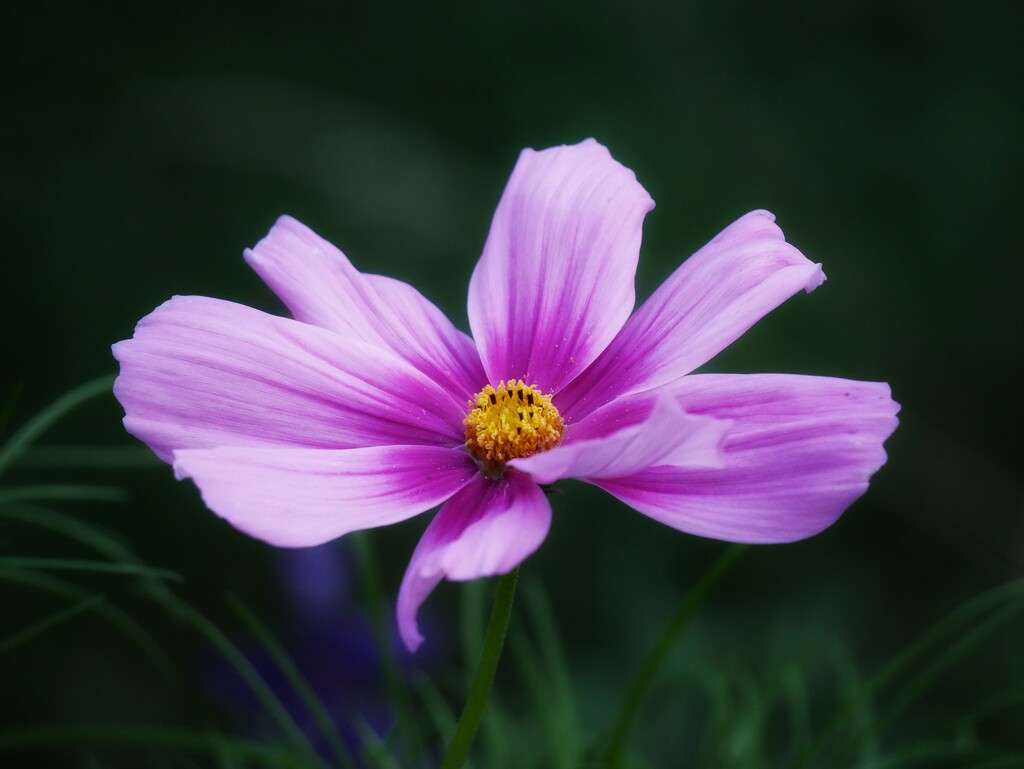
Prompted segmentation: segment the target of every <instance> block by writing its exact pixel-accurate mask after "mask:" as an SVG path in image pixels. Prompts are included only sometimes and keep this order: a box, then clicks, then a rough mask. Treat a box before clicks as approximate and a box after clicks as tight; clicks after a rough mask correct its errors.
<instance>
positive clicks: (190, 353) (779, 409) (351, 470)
mask: <svg viewBox="0 0 1024 769" xmlns="http://www.w3.org/2000/svg"><path fill="white" fill-rule="evenodd" d="M653 206H654V203H653V201H652V200H651V198H650V197H649V196H648V194H647V192H646V191H645V190H644V189H643V187H641V186H640V184H639V183H638V182H637V180H636V177H635V176H634V175H633V173H632V172H631V171H629V170H628V169H626V168H624V167H623V166H621V165H620V164H619V163H617V162H616V161H615V160H613V159H612V157H611V155H610V154H609V153H608V150H607V149H605V148H604V147H603V146H601V145H600V144H598V143H597V142H595V141H593V140H588V141H585V142H583V143H581V144H578V145H575V146H567V147H555V148H552V149H548V150H544V151H542V152H535V151H533V150H525V151H524V152H523V153H522V154H521V155H520V157H519V161H518V163H517V164H516V167H515V170H514V171H513V172H512V177H511V179H510V180H509V182H508V186H507V187H506V189H505V192H504V194H503V195H502V198H501V201H500V202H499V204H498V209H497V211H496V213H495V215H494V221H493V222H492V224H491V230H490V234H489V236H488V238H487V242H486V244H485V246H484V250H483V256H482V257H481V258H480V261H479V263H478V264H477V266H476V269H475V270H474V272H473V276H472V279H471V280H470V284H469V324H470V328H471V329H472V332H473V336H472V337H469V336H467V335H466V334H464V333H462V332H461V331H459V330H458V329H456V328H455V327H454V326H453V325H452V323H451V322H450V321H449V320H448V319H447V318H446V317H445V316H444V315H443V314H442V313H441V311H440V310H438V309H437V307H435V306H434V305H433V304H431V303H430V302H429V301H428V300H427V299H425V298H424V297H423V296H422V295H421V294H420V293H419V292H417V291H416V289H414V288H413V287H411V286H409V285H407V284H406V283H402V282H401V281H397V280H393V279H391V278H386V277H382V276H380V275H368V274H364V273H361V272H358V271H357V270H356V269H355V268H354V267H353V266H352V265H351V264H350V263H349V261H348V259H346V257H345V256H344V254H342V253H341V251H339V250H338V249H337V248H335V247H334V246H332V245H331V244H330V243H328V242H326V241H325V240H323V239H321V238H320V237H318V236H317V235H316V234H315V233H314V232H312V231H311V230H310V229H309V228H307V227H305V226H304V225H302V224H300V223H299V222H297V221H295V220H294V219H291V218H289V217H282V218H281V219H279V220H278V221H277V223H276V224H275V225H274V227H273V228H272V229H271V231H270V233H269V234H268V235H267V237H266V238H264V239H263V240H261V241H260V242H259V243H258V244H257V245H256V247H255V248H253V249H252V250H251V251H246V253H245V258H246V261H248V263H249V264H250V265H251V266H252V267H253V269H255V270H256V272H257V273H258V274H259V275H260V277H261V278H262V279H263V280H264V281H265V282H266V283H267V285H268V286H269V287H270V288H271V289H272V290H273V291H274V292H275V293H276V294H277V295H278V296H279V297H280V298H281V300H282V301H283V302H284V303H285V304H286V305H287V307H288V308H289V310H291V312H292V315H293V316H294V320H292V319H287V318H280V317H275V316H272V315H268V314H266V313H263V312H260V311H258V310H254V309H250V308H249V307H245V306H241V305H238V304H233V303H231V302H226V301H221V300H218V299H209V298H206V297H198V296H189V297H175V298H173V299H171V300H170V301H169V302H167V303H165V304H163V305H161V306H160V307H158V308H157V309H156V310H154V311H153V312H152V313H151V314H150V315H148V316H146V317H145V318H143V319H142V320H141V321H140V322H139V324H138V326H137V327H136V329H135V335H134V337H133V338H132V339H130V340H128V341H124V342H120V343H119V344H117V345H115V346H114V355H115V357H116V358H117V360H118V361H119V362H120V364H121V372H120V376H119V377H118V379H117V383H116V384H115V386H114V392H115V394H116V396H117V398H118V400H119V401H120V402H121V404H122V405H123V406H124V409H125V413H126V416H125V420H124V423H125V427H126V428H127V429H128V431H129V432H130V433H132V434H133V435H135V436H137V437H138V438H140V439H141V440H143V441H145V442H146V443H147V444H148V445H149V446H150V447H151V448H152V449H153V451H155V452H156V453H157V455H158V456H160V457H161V458H162V459H163V460H165V461H167V462H169V463H171V464H173V466H174V471H175V474H176V475H177V477H178V478H191V479H192V480H193V481H194V482H195V483H196V485H197V486H198V487H199V490H200V492H201V493H202V496H203V500H204V501H205V503H206V504H207V505H208V506H209V507H210V508H211V509H212V510H213V511H214V512H216V513H217V514H218V515H220V516H222V517H224V518H226V519H227V520H228V521H229V522H230V523H231V524H233V525H234V526H236V527H237V528H239V529H241V530H242V531H244V532H246V533H248V534H250V535H252V536H254V537H258V538H259V539H262V540H265V541H266V542H269V543H271V544H273V545H278V546H282V547H303V546H308V545H317V544H320V543H322V542H325V541H327V540H330V539H333V538H335V537H340V536H342V535H344V534H347V533H348V532H351V531H355V530H357V529H365V528H369V527H374V526H384V525H386V524H391V523H395V522H397V521H402V520H405V519H407V518H410V517H411V516H414V515H417V514H419V513H422V512H424V511H425V510H429V509H431V508H433V507H436V506H438V505H441V509H440V510H439V512H438V513H437V515H436V516H435V517H434V519H433V520H432V521H431V522H430V524H429V526H428V527H427V529H426V532H425V533H424V535H423V538H422V539H421V540H420V543H419V545H418V546H417V547H416V549H415V552H414V553H413V555H412V560H411V562H410V563H409V568H408V570H407V572H406V574H405V578H404V579H403V581H402V586H401V589H400V591H399V597H398V625H399V630H400V633H401V636H402V638H403V640H404V641H405V643H406V645H407V646H408V647H409V648H410V649H415V648H416V647H418V646H419V644H420V643H421V642H422V640H423V639H422V636H421V635H420V633H419V631H418V629H417V625H416V613H417V610H418V608H419V606H420V604H421V603H422V602H423V601H424V599H425V598H426V596H427V595H428V594H429V593H430V591H431V590H433V588H434V587H435V586H436V585H437V584H438V583H439V582H440V581H441V580H442V579H444V578H447V579H449V580H469V579H475V578H477V577H483V576H491V575H496V574H502V573H505V572H508V571H510V570H512V569H513V568H515V567H516V566H517V565H518V564H519V563H520V562H521V561H522V560H523V559H524V558H526V557H527V556H528V555H530V554H531V553H532V552H534V550H536V549H537V548H538V547H539V546H540V544H541V542H543V540H544V538H545V536H546V535H547V532H548V527H549V525H550V523H551V506H550V504H549V503H548V500H547V497H546V495H545V493H544V491H543V488H542V487H543V486H544V485H547V484H551V483H554V482H555V481H558V480H559V479H562V478H579V479H581V480H584V481H586V482H588V483H592V484H594V485H596V486H599V487H600V488H602V489H604V490H606V491H607V492H609V493H610V494H612V495H613V496H615V497H617V498H618V499H620V500H622V501H623V502H625V503H626V504H627V505H629V506H630V507H633V508H635V509H636V510H638V511H640V512H641V513H643V514H645V515H648V516H650V517H651V518H654V519H655V520H658V521H661V522H662V523H664V524H667V525H668V526H671V527H673V528H676V529H680V530H682V531H686V532H690V533H692V534H698V535H701V536H705V537H713V538H716V539H722V540H731V541H737V542H788V541H792V540H798V539H802V538H804V537H808V536H811V535H812V534H815V533H817V532H819V531H821V530H822V529H824V528H825V527H827V526H829V525H830V524H831V523H832V522H834V521H835V520H836V519H837V518H838V517H839V515H840V514H841V513H842V512H843V511H844V510H845V509H846V508H847V507H848V506H849V505H850V504H851V503H852V502H853V501H854V500H855V499H857V498H858V497H859V496H860V495H861V494H863V493H864V491H865V490H866V489H867V485H868V479H869V478H870V476H871V475H872V474H873V473H874V472H875V471H876V470H878V468H879V467H881V466H882V464H884V462H885V458H886V456H885V452H884V450H883V448H882V443H883V441H885V439H886V438H887V437H888V436H889V435H890V434H891V433H892V431H893V430H894V429H895V427H896V423H897V422H896V417H895V414H896V412H897V411H898V406H897V404H896V403H894V402H893V401H892V399H891V397H890V392H889V387H888V386H887V385H885V384H882V383H876V382H855V381H848V380H844V379H832V378H825V377H809V376H792V375H785V374H760V375H727V374H692V373H691V372H693V371H694V369H696V368H697V367H699V366H701V365H702V364H704V363H705V362H707V361H708V360H710V359H711V358H712V357H714V355H715V354H716V353H718V352H719V351H720V350H722V349H723V348H725V347H726V346H727V345H729V344H730V343H731V342H732V341H733V340H734V339H736V338H737V337H739V336H740V335H741V334H742V333H743V332H744V331H746V330H747V329H748V328H750V327H751V326H752V325H753V324H754V323H756V322H757V321H758V320H759V319H760V318H761V317H762V316H763V315H765V314H766V313H768V312H769V311H770V310H771V309H773V308H774V307H776V306H777V305H779V304H781V303H782V302H783V301H784V300H785V299H787V298H788V297H790V296H792V295H793V294H795V293H797V292H798V291H800V290H804V291H808V292H809V291H812V290H813V289H814V288H816V287H817V286H818V285H820V284H821V282H822V281H823V280H824V279H825V277H824V275H823V274H822V271H821V268H820V265H816V264H813V263H811V262H810V261H808V260H807V259H806V258H805V257H804V256H803V255H802V254H801V253H800V252H799V251H798V250H797V249H795V248H794V247H793V246H791V245H789V244H788V243H786V241H785V239H784V237H783V234H782V231H781V230H780V229H779V228H778V227H777V226H776V225H775V223H774V217H773V216H772V215H771V214H769V213H767V212H766V211H754V212H752V213H749V214H747V215H746V216H744V217H742V218H741V219H739V220H738V221H736V222H735V223H733V224H732V225H730V226H729V227H727V228H726V229H725V230H724V231H723V232H721V233H720V234H719V235H718V236H717V237H715V238H714V239H713V240H712V241H711V242H710V243H708V244H707V245H706V246H704V247H703V248H702V249H701V250H700V251H698V252H697V253H696V254H694V255H693V256H692V257H690V258H689V259H688V260H687V261H686V262H685V263H684V264H683V265H682V266H681V267H679V269H677V270H676V271H675V273H673V274H672V275H671V276H670V277H669V278H668V280H666V281H665V283H664V284H663V285H662V286H661V287H660V288H659V289H658V290H657V291H656V292H655V293H654V295H653V296H651V298H650V299H648V300H647V301H646V302H645V303H644V304H643V305H642V306H641V307H640V308H639V309H638V310H637V311H636V312H635V313H634V312H633V306H634V301H635V296H634V286H633V283H634V274H635V271H636V266H637V260H638V257H639V250H640V235H641V225H642V222H643V219H644V216H645V215H646V214H647V212H648V211H650V210H651V209H652V208H653Z"/></svg>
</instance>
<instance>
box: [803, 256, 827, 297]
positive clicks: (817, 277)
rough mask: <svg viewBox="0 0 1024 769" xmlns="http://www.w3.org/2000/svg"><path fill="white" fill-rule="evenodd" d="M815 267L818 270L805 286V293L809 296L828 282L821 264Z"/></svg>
mask: <svg viewBox="0 0 1024 769" xmlns="http://www.w3.org/2000/svg"><path fill="white" fill-rule="evenodd" d="M814 266H815V267H817V269H816V270H815V271H814V272H813V273H812V274H811V276H810V277H809V278H808V279H807V285H806V286H804V291H806V292H807V293H808V294H809V293H811V292H812V291H813V290H814V289H816V288H817V287H818V286H820V285H821V284H822V283H824V282H825V281H826V280H827V278H826V276H825V272H824V270H822V269H821V264H820V263H818V264H816V265H814Z"/></svg>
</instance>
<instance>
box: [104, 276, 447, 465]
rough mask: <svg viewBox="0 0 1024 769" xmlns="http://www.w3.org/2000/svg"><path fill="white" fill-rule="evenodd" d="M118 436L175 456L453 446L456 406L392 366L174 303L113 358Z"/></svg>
mask: <svg viewBox="0 0 1024 769" xmlns="http://www.w3.org/2000/svg"><path fill="white" fill-rule="evenodd" d="M114 357H116V358H117V359H118V361H120V363H121V374H120V376H119V377H118V379H117V382H116V383H115V385H114V394H115V395H116V396H117V398H118V400H119V401H120V402H121V405H122V406H124V409H125V427H126V428H127V429H128V431H129V432H130V433H132V434H133V435H135V436H136V437H138V438H140V439H141V440H143V441H145V442H146V443H147V444H149V445H150V447H151V448H152V449H153V450H154V451H155V452H156V453H157V454H158V455H160V457H161V458H163V459H164V460H167V461H169V460H170V456H171V452H173V451H174V450H175V449H181V448H211V447H214V446H305V447H315V448H355V447H360V446H381V445H389V444H416V443H423V444H433V445H447V446H454V445H459V444H461V443H462V442H463V430H464V429H463V426H462V419H463V416H464V414H465V405H464V401H463V400H462V395H461V394H457V395H456V394H452V393H448V392H445V391H444V390H442V389H441V388H440V387H439V386H438V385H437V384H435V383H434V382H432V381H430V380H429V379H427V378H426V377H425V376H423V375H422V374H420V373H419V372H418V371H416V370H415V369H413V368H412V367H411V366H409V364H408V363H406V362H404V361H403V360H401V359H400V358H398V357H397V356H395V355H394V354H392V353H390V352H387V351H385V350H382V349H379V348H376V347H372V346H369V345H367V344H363V343H361V342H357V341H353V340H350V339H346V338H345V337H344V336H341V335H339V334H335V333H333V332H331V331H325V330H324V329H321V328H317V327H315V326H309V325H306V324H303V323H298V322H296V321H294V320H289V319H286V318H277V317H274V316H272V315H267V314H266V313H262V312H259V311H258V310H253V309H251V308H249V307H244V306H242V305H238V304H233V303H231V302H224V301H220V300H217V299H208V298H206V297H194V296H193V297H176V298H174V299H172V300H170V301H169V302H166V303H165V304H163V305H161V306H160V307H158V308H157V309H156V310H154V311H153V312H152V313H151V314H150V315H148V316H146V317H145V318H143V319H142V320H141V321H139V324H138V326H137V327H136V329H135V336H134V337H133V338H132V339H130V340H128V341H125V342H120V343H119V344H117V345H115V346H114Z"/></svg>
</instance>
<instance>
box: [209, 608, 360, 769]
mask: <svg viewBox="0 0 1024 769" xmlns="http://www.w3.org/2000/svg"><path fill="white" fill-rule="evenodd" d="M227 600H228V604H229V605H230V606H231V608H232V610H233V611H234V612H235V614H237V615H238V617H239V618H240V619H241V620H242V621H243V622H244V623H245V624H246V626H247V627H248V628H249V630H250V631H251V632H252V634H253V635H255V636H256V638H257V639H258V640H259V642H260V644H261V645H262V646H263V648H264V649H265V650H266V651H267V653H268V654H270V656H271V658H272V659H273V660H274V664H276V665H277V667H278V668H279V669H280V670H281V672H282V673H283V674H284V677H285V679H286V680H287V681H288V683H289V684H290V685H291V687H292V689H293V690H294V691H295V693H296V694H297V695H298V696H299V698H300V699H301V700H302V702H303V704H304V705H305V706H306V709H307V710H308V711H309V713H310V715H311V716H313V720H314V721H315V722H316V725H317V728H319V729H320V733H321V734H322V735H323V736H324V739H325V740H326V741H327V744H328V745H330V746H331V750H332V751H333V752H334V756H335V758H336V759H337V760H338V763H339V765H340V766H343V767H345V768H346V769H355V766H356V764H355V759H354V758H353V757H352V754H351V753H350V752H349V750H348V748H346V747H345V743H344V742H343V741H342V739H341V736H340V735H339V734H338V730H337V729H336V728H335V726H334V720H333V719H332V718H331V716H330V714H329V713H328V712H327V709H326V708H325V707H324V704H323V702H321V700H320V698H319V697H318V696H317V694H316V692H314V691H313V687H312V686H310V685H309V682H308V681H307V680H306V677H305V676H304V675H302V672H301V671H300V670H299V669H298V667H296V665H295V662H294V661H293V660H292V658H291V657H290V656H289V655H288V653H287V652H286V651H285V650H284V647H282V646H281V644H280V643H279V642H278V641H277V639H276V638H274V636H273V634H272V633H271V632H270V630H269V629H268V628H267V626H266V625H264V624H263V623H262V622H260V620H259V619H258V618H257V617H256V615H255V614H253V612H252V611H251V610H250V609H249V607H247V606H246V605H245V604H244V603H243V602H242V601H241V599H239V598H238V597H237V596H234V595H231V594H229V595H228V598H227Z"/></svg>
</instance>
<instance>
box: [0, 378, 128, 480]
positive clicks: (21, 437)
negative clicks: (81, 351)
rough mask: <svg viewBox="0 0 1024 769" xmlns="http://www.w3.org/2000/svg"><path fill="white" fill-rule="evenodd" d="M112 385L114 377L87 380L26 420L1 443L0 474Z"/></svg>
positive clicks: (107, 390)
mask: <svg viewBox="0 0 1024 769" xmlns="http://www.w3.org/2000/svg"><path fill="white" fill-rule="evenodd" d="M113 386H114V377H113V376H104V377H100V378H99V379H94V380H92V381H91V382H86V383H85V384H83V385H79V386H78V387H76V388H75V389H73V390H71V391H70V392H68V393H65V394H64V395H62V396H61V397H59V398H58V399H57V400H55V401H54V402H53V403H51V404H50V405H49V406H47V407H46V408H44V409H43V410H42V411H40V412H39V413H38V414H36V415H35V416H34V417H32V418H31V419H29V421H28V422H26V423H25V424H24V425H22V426H21V429H19V430H17V431H16V432H15V433H14V434H13V435H12V436H11V437H10V438H9V439H8V440H7V442H6V443H5V444H4V445H3V446H0V475H3V474H4V472H5V471H6V470H7V468H8V467H10V465H11V464H12V463H13V462H14V461H15V460H16V459H17V458H18V457H19V456H20V455H21V454H22V453H23V452H24V451H25V450H26V449H27V448H28V447H29V446H31V445H32V443H33V442H34V441H35V440H36V439H37V438H38V437H39V436H40V435H42V434H43V433H44V432H46V430H48V429H49V428H50V427H52V426H53V424H54V423H55V422H57V421H58V420H60V419H61V417H63V416H64V415H66V414H67V413H69V412H70V411H72V410H74V409H75V408H76V407H78V406H80V405H82V404H83V403H85V402H87V401H89V400H90V399H92V398H95V397H97V396H100V395H104V394H106V393H109V392H111V389H112V388H113Z"/></svg>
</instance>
